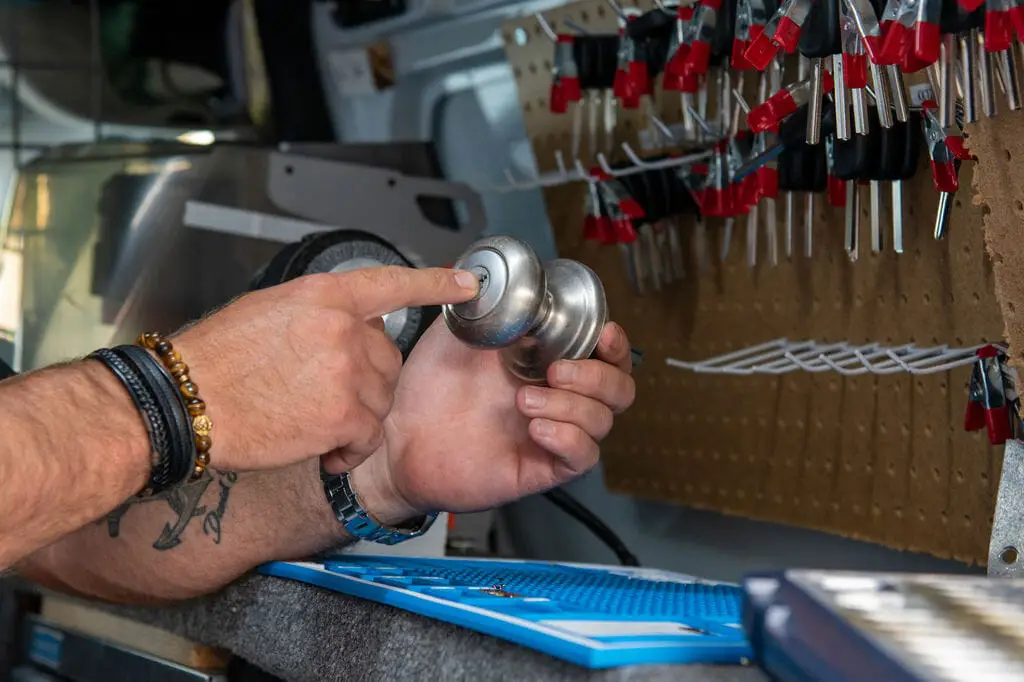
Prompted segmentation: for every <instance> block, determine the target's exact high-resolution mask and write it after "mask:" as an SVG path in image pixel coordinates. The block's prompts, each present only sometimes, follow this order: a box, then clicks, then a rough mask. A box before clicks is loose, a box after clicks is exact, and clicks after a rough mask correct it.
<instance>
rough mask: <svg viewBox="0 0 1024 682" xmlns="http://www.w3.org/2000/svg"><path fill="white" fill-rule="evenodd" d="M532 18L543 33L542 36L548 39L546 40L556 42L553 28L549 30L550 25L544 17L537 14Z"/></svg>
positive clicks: (556, 36)
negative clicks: (534, 18)
mask: <svg viewBox="0 0 1024 682" xmlns="http://www.w3.org/2000/svg"><path fill="white" fill-rule="evenodd" d="M533 16H534V17H536V19H537V23H538V24H540V30H542V31H544V35H546V36H547V37H548V40H550V41H551V42H553V43H556V42H558V34H557V33H555V30H554V29H553V28H551V24H549V23H548V20H547V19H545V18H544V15H543V14H541V13H540V12H537V13H535V14H534V15H533Z"/></svg>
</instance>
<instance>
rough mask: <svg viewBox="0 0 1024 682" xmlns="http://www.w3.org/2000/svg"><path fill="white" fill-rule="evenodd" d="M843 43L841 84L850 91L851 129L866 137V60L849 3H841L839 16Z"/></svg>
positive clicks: (867, 129) (867, 130)
mask: <svg viewBox="0 0 1024 682" xmlns="http://www.w3.org/2000/svg"><path fill="white" fill-rule="evenodd" d="M839 24H840V32H841V34H842V43H843V56H842V59H843V82H844V83H845V85H846V87H847V89H848V90H849V91H850V100H851V103H852V105H853V128H854V132H856V133H857V134H858V135H867V134H868V132H869V126H868V102H867V92H866V90H865V88H867V86H868V58H867V52H866V50H865V48H864V43H863V42H862V41H861V37H860V34H859V33H858V31H857V22H856V20H855V19H854V17H853V15H852V14H851V13H850V11H849V3H848V2H846V1H845V0H844V1H843V2H842V11H841V12H840V16H839Z"/></svg>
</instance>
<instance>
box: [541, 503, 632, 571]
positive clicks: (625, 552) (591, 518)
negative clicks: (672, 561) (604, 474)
mask: <svg viewBox="0 0 1024 682" xmlns="http://www.w3.org/2000/svg"><path fill="white" fill-rule="evenodd" d="M544 497H546V498H547V499H548V501H549V502H550V503H551V504H553V505H555V506H556V507H558V508H559V509H561V510H562V511H564V512H565V513H566V514H568V515H569V516H571V517H573V518H574V519H576V520H577V521H579V522H580V523H582V524H583V525H584V526H586V527H587V530H589V531H590V532H591V533H593V534H594V535H595V536H597V538H598V539H599V540H600V541H601V542H603V543H604V544H605V545H607V546H608V549H610V550H612V552H614V553H615V556H616V557H618V559H619V563H621V564H622V565H623V566H639V565H640V560H639V559H637V558H636V556H635V555H634V554H633V553H632V552H630V551H629V549H628V548H627V547H626V545H625V543H624V542H622V540H621V539H620V538H619V536H618V535H616V534H615V531H613V530H612V529H611V528H609V527H608V526H607V525H606V524H605V522H604V521H602V520H601V519H599V518H597V516H596V515H595V514H594V512H592V511H590V510H589V509H587V508H586V507H585V506H583V503H581V502H580V501H579V500H577V499H576V498H575V497H573V496H572V495H570V494H569V493H567V492H565V491H564V490H562V489H561V488H554V489H553V490H549V491H547V492H546V493H544Z"/></svg>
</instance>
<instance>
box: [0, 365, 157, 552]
mask: <svg viewBox="0 0 1024 682" xmlns="http://www.w3.org/2000/svg"><path fill="white" fill-rule="evenodd" d="M149 469H150V455H149V441H148V437H147V434H146V431H145V427H144V426H143V423H142V420H141V418H140V417H139V414H138V412H137V411H136V409H135V407H134V405H133V404H132V402H131V398H130V397H129V396H128V393H127V392H126V391H125V390H124V388H123V387H122V386H121V385H120V383H118V381H117V379H116V378H115V377H114V376H113V375H112V374H110V373H109V372H108V371H107V370H106V369H105V368H104V367H103V366H102V365H100V364H99V363H98V362H94V361H91V360H90V361H83V362H77V363H74V364H70V365H65V366H61V367H54V368H50V369H46V370H42V371H39V372H36V373H33V374H30V375H28V376H25V377H18V378H14V379H9V380H7V381H4V382H3V383H0V570H3V569H4V568H7V567H8V566H9V565H11V564H12V563H14V562H16V561H17V560H18V559H19V558H21V557H23V556H25V555H27V554H29V553H30V552H32V551H35V550H36V549H38V548H39V547H43V546H45V545H47V544H49V543H51V542H53V541H54V540H56V539H58V538H60V537H61V536H63V535H65V534H67V533H70V532H72V531H74V530H76V529H78V528H81V527H82V526H83V525H85V524H87V523H89V522H90V521H93V520H95V519H97V518H99V517H100V516H102V515H103V514H105V513H107V512H109V511H110V510H111V509H113V508H114V507H116V506H117V505H118V504H120V503H121V502H122V501H124V500H125V499H126V498H128V497H129V496H131V495H133V494H135V493H137V492H138V491H139V490H140V489H141V488H142V487H143V486H144V485H145V482H146V479H147V476H148V473H149Z"/></svg>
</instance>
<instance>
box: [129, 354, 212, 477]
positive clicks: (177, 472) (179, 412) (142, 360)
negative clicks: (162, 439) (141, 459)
mask: <svg viewBox="0 0 1024 682" xmlns="http://www.w3.org/2000/svg"><path fill="white" fill-rule="evenodd" d="M113 352H114V353H115V354H116V355H117V356H118V357H120V358H121V359H123V360H124V361H125V362H126V363H128V364H129V365H131V366H132V367H133V368H134V369H135V370H136V371H137V372H138V373H139V375H140V376H141V377H142V378H143V380H144V381H145V382H146V383H147V385H148V386H149V387H150V389H151V390H152V392H153V394H154V397H155V399H156V400H157V404H158V405H159V406H160V412H161V414H162V416H163V417H164V419H165V420H166V425H167V431H168V445H169V448H168V458H167V459H168V473H169V480H170V483H171V485H177V484H179V483H182V482H184V481H185V480H186V479H188V477H189V476H190V475H191V473H192V470H193V468H194V467H195V463H196V446H195V435H194V434H193V433H192V424H191V421H190V420H189V419H188V409H187V408H186V406H185V400H184V398H182V396H181V393H180V392H179V391H178V389H177V386H176V384H175V383H174V379H172V378H171V375H170V374H169V373H168V372H167V370H166V369H164V366H163V363H161V362H160V361H159V360H158V359H156V358H155V357H153V356H152V355H150V353H149V352H148V351H147V350H146V349H145V348H142V347H140V346H134V345H124V346H117V347H116V348H114V349H113Z"/></svg>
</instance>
